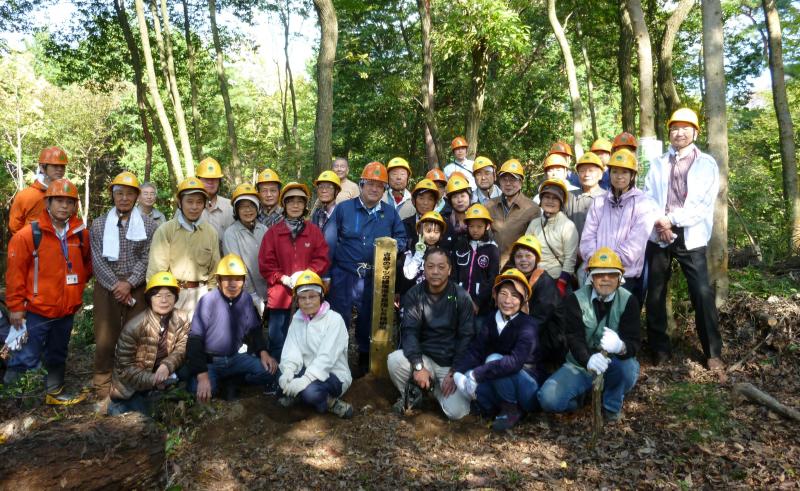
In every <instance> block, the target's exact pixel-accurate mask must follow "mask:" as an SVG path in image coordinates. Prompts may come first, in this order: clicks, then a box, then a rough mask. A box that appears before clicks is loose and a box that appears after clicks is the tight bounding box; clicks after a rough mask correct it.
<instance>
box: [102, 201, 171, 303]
mask: <svg viewBox="0 0 800 491" xmlns="http://www.w3.org/2000/svg"><path fill="white" fill-rule="evenodd" d="M107 216H108V213H105V214H103V215H102V216H99V217H97V218H96V219H95V220H94V221H93V222H92V227H91V229H89V237H90V241H91V244H92V266H93V267H94V277H95V278H96V279H97V283H99V284H100V285H101V286H102V287H103V288H105V289H106V290H113V289H114V285H115V284H116V283H117V281H120V280H125V281H127V282H128V283H130V284H131V286H132V287H133V288H136V287H138V286H140V285H143V284H144V280H145V273H146V272H147V260H148V257H149V254H150V242H151V241H152V240H153V232H155V230H156V228H157V227H158V225H157V224H156V223H155V222H154V221H153V219H152V218H150V217H149V216H147V215H145V214H144V213H142V220H144V229H145V233H146V234H147V239H146V240H142V241H138V242H133V241H130V240H128V239H126V238H125V234H127V233H128V224H129V223H130V219H128V220H126V221H125V223H124V224H123V223H122V221H120V223H119V228H118V230H119V260H117V261H109V260H108V259H107V258H105V257H103V232H104V231H105V226H106V217H107Z"/></svg>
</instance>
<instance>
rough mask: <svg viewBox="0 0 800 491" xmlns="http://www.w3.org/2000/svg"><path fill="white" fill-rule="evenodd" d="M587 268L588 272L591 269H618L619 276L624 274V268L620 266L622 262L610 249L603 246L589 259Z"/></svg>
mask: <svg viewBox="0 0 800 491" xmlns="http://www.w3.org/2000/svg"><path fill="white" fill-rule="evenodd" d="M587 267H588V268H589V270H590V271H591V270H592V269H597V268H603V269H618V270H619V273H620V274H624V273H625V268H624V267H623V266H622V261H621V260H620V258H619V256H618V255H617V253H616V252H614V251H613V250H611V248H610V247H605V246H604V247H601V248H600V249H597V250H596V251H595V253H594V254H592V257H591V258H589V263H588V264H587Z"/></svg>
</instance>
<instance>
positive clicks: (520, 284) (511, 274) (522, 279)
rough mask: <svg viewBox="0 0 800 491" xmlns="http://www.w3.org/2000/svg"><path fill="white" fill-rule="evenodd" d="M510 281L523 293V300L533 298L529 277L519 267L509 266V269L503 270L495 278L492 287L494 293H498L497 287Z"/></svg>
mask: <svg viewBox="0 0 800 491" xmlns="http://www.w3.org/2000/svg"><path fill="white" fill-rule="evenodd" d="M508 281H510V282H511V283H513V285H514V288H515V289H516V290H517V291H518V292H519V294H520V295H522V298H523V299H524V300H523V301H525V302H527V301H528V299H529V298H531V294H532V293H533V291H532V290H531V284H530V283H529V282H528V278H527V277H526V276H525V275H524V274H523V273H522V271H520V270H518V269H517V268H508V269H507V270H505V271H503V272H502V273H500V274H499V275H497V277H495V279H494V287H493V288H492V293H493V294H494V295H497V289H498V287H500V285H502V284H503V283H506V282H508Z"/></svg>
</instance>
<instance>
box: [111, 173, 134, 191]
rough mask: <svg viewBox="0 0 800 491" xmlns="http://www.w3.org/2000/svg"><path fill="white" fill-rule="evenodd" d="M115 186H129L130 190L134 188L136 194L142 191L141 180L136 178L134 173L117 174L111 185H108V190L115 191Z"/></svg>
mask: <svg viewBox="0 0 800 491" xmlns="http://www.w3.org/2000/svg"><path fill="white" fill-rule="evenodd" d="M114 186H128V187H129V188H134V189H135V190H136V192H139V191H141V189H139V179H137V178H136V176H135V175H134V174H133V172H128V171H125V172H120V173H119V174H117V176H116V177H115V178H114V180H113V181H111V184H109V185H108V189H109V190H113V189H114Z"/></svg>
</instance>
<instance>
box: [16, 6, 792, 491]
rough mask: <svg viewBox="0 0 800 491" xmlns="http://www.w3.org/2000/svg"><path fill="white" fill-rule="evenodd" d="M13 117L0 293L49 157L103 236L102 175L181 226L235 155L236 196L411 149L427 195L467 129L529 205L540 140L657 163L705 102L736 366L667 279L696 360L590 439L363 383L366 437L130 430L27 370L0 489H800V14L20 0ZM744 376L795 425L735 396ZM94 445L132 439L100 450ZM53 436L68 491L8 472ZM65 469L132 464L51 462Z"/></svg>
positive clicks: (569, 425) (682, 286) (194, 419)
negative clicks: (264, 176) (210, 173)
mask: <svg viewBox="0 0 800 491" xmlns="http://www.w3.org/2000/svg"><path fill="white" fill-rule="evenodd" d="M258 31H268V34H269V35H268V36H266V35H264V36H259V37H256V36H255V35H254V33H256V32H258ZM266 40H271V43H272V44H271V45H269V46H265V45H264V44H263V42H264V41H266ZM301 53H308V56H307V58H306V59H304V63H302V64H298V63H296V61H297V59H298V57H299V56H300V54H301ZM0 107H1V108H2V109H3V110H2V111H0V137H1V138H0V160H2V163H3V165H2V166H0V264H1V265H0V274H2V277H4V276H5V268H6V259H7V258H6V255H7V252H6V249H7V244H8V240H9V238H10V236H11V234H10V232H9V231H8V229H7V226H8V213H9V208H10V205H11V201H12V199H13V198H14V196H15V194H16V193H18V192H20V191H21V190H22V189H24V188H25V187H26V186H28V184H29V183H30V182H31V181H32V180H33V179H34V177H35V174H36V172H37V168H38V164H37V157H38V155H39V152H40V150H41V149H42V148H44V147H48V146H51V145H58V146H59V147H61V148H63V149H64V151H65V152H66V153H67V155H68V156H69V164H68V166H67V170H66V174H67V177H69V179H70V180H71V181H72V182H74V183H75V184H76V185H77V187H78V189H79V192H80V200H79V208H80V213H79V214H80V217H81V218H82V219H83V220H84V222H85V223H87V224H88V223H91V221H92V220H93V219H95V218H96V217H98V216H101V215H102V214H103V213H105V212H106V211H107V210H108V209H109V207H110V206H111V205H112V198H111V194H110V193H109V192H108V191H107V189H108V185H109V183H110V182H111V180H112V179H113V178H114V176H116V175H117V174H119V173H120V172H122V171H131V172H133V173H134V174H136V175H137V176H138V178H139V180H141V181H150V182H153V183H154V184H155V186H156V187H157V190H158V195H157V204H156V207H157V208H158V209H160V210H161V211H164V212H165V213H166V214H167V215H168V216H171V212H170V210H173V209H174V207H175V191H176V188H177V185H178V183H179V182H181V181H182V180H183V179H184V178H185V177H188V176H192V175H194V173H195V167H196V165H197V164H198V162H200V161H201V160H202V159H204V158H205V157H209V156H210V157H213V158H215V159H216V160H217V161H219V163H220V164H221V165H222V168H223V171H224V175H225V177H224V178H223V180H222V190H221V192H220V194H221V195H223V196H230V195H231V193H232V192H233V190H234V188H235V187H236V186H237V185H239V184H241V183H245V182H250V183H252V182H253V181H254V180H255V176H256V174H257V173H259V172H261V171H262V170H264V169H265V168H270V169H273V170H275V171H276V172H277V173H278V174H279V175H280V176H281V177H282V178H283V180H284V182H286V181H290V180H291V181H294V180H296V181H300V182H303V183H306V184H308V185H309V186H311V184H312V183H313V181H314V179H315V178H316V177H317V176H318V175H319V173H320V172H322V171H323V170H327V169H330V168H331V164H332V161H333V159H334V158H336V157H346V158H347V159H348V160H349V161H350V178H351V180H357V176H359V175H360V174H361V170H362V169H363V168H364V166H365V165H367V164H368V163H369V162H371V161H380V162H384V163H386V162H388V161H389V160H390V159H392V158H393V157H395V156H401V157H403V158H405V159H407V161H408V162H409V163H410V165H411V168H412V171H413V172H412V175H411V183H410V184H409V188H411V187H413V183H416V182H417V181H419V180H420V179H421V178H422V177H423V176H424V174H425V173H426V172H427V171H428V170H430V169H434V168H440V167H444V166H445V165H446V164H447V163H448V162H449V161H450V160H451V158H452V157H451V154H450V142H451V140H452V139H453V138H455V137H456V136H463V137H465V138H466V140H467V141H468V142H469V147H468V156H469V158H472V159H474V158H475V157H476V156H486V157H488V158H490V159H491V160H492V161H493V162H494V163H496V164H497V166H498V167H499V166H500V164H501V163H502V162H505V161H506V160H508V159H511V158H515V159H519V161H520V162H521V163H522V164H523V166H524V168H525V173H526V179H525V181H524V183H523V192H525V193H527V194H528V195H533V194H535V192H536V191H535V190H536V186H537V185H538V183H539V182H540V181H541V180H542V178H543V176H544V171H543V168H542V162H543V160H544V158H545V156H546V155H547V153H548V149H549V148H550V145H551V144H552V143H554V142H556V141H564V142H568V143H569V144H570V145H571V146H572V147H573V148H574V151H575V153H576V157H578V156H580V155H581V154H582V153H583V152H585V151H588V149H589V147H590V146H591V144H592V142H593V141H595V140H596V139H598V138H606V139H609V140H611V139H613V138H614V136H615V135H617V134H619V133H620V132H622V131H627V132H629V133H631V134H633V135H635V136H636V137H637V138H639V139H640V141H641V146H640V154H639V158H640V165H641V166H643V168H645V169H646V168H647V165H648V160H649V159H652V158H654V157H655V156H657V155H660V154H662V153H663V152H664V151H665V150H666V148H667V146H668V144H669V135H668V126H667V121H668V119H669V117H670V115H671V114H672V113H673V112H674V111H675V110H676V109H678V108H681V107H689V108H691V109H693V110H695V111H696V112H697V114H698V115H699V116H700V127H701V130H700V132H699V137H698V140H697V144H698V146H699V147H700V148H701V149H702V150H703V151H704V152H707V153H709V154H710V155H712V156H713V157H714V159H715V160H716V161H717V164H718V166H719V173H720V188H719V194H718V196H717V198H716V202H715V214H714V227H713V233H712V238H711V241H710V243H709V247H708V264H709V273H710V279H711V283H712V286H713V287H714V289H715V294H716V304H717V307H718V309H719V312H720V331H721V332H722V335H723V338H724V340H725V348H724V352H723V357H724V358H725V359H726V362H727V363H728V368H727V370H726V371H725V373H724V375H723V376H720V377H717V376H716V375H715V374H713V373H711V372H707V371H704V370H703V369H702V368H701V363H700V362H698V360H699V358H700V356H699V353H700V349H699V343H698V342H697V340H696V336H695V335H694V327H695V326H694V316H693V314H692V311H693V309H692V305H691V302H690V300H689V298H688V292H687V285H686V282H685V280H684V279H683V277H682V276H681V275H679V274H673V277H672V280H671V282H670V297H669V305H668V308H669V313H670V332H671V334H672V336H673V338H674V339H678V340H679V341H676V345H677V346H676V351H679V352H680V353H682V356H681V357H676V358H677V359H675V358H674V359H673V363H672V365H671V366H658V367H646V368H645V366H644V364H643V372H642V375H641V376H640V380H639V382H638V385H637V388H636V390H635V391H634V393H633V394H631V395H629V396H628V399H627V400H626V405H627V404H628V401H630V408H628V409H626V415H627V419H626V420H625V422H624V423H623V424H622V425H621V426H619V427H616V428H614V429H611V430H606V432H605V434H604V436H603V437H602V440H601V442H600V443H598V445H597V446H596V447H593V448H590V447H589V446H588V436H587V435H588V434H589V432H590V416H589V413H588V411H584V412H578V413H577V414H575V415H570V416H556V417H549V416H539V415H537V416H534V417H532V418H529V419H528V420H526V424H524V425H523V426H521V427H520V428H519V430H518V431H516V432H514V433H512V434H510V435H506V436H498V435H493V434H491V433H488V432H487V431H486V428H485V425H481V424H480V423H479V422H477V420H475V419H473V420H469V421H466V422H464V421H461V422H457V423H453V422H448V421H447V420H445V419H444V418H443V417H440V416H437V415H436V413H435V412H434V411H428V412H424V413H422V414H419V415H417V416H415V417H413V418H409V419H399V418H397V417H396V416H394V415H392V414H391V413H390V409H389V408H390V406H391V403H392V402H393V399H394V397H396V394H395V393H394V391H393V387H391V385H390V384H389V383H388V382H386V381H381V380H377V379H374V378H372V376H367V377H365V378H364V379H361V380H359V381H358V382H356V383H355V384H354V386H353V388H352V389H351V390H350V392H348V395H349V397H350V399H351V400H350V402H351V403H352V404H353V406H354V408H355V410H356V417H355V418H354V419H353V420H352V421H350V422H341V421H338V420H333V419H330V418H327V417H323V416H319V415H316V414H312V413H311V412H310V411H309V412H306V413H304V412H302V411H296V412H292V413H288V412H286V411H284V410H283V409H282V408H280V407H279V406H278V405H277V404H275V403H273V402H269V403H265V402H264V401H263V399H260V398H259V396H260V394H249V395H248V397H245V398H242V399H241V400H239V401H235V402H231V403H228V402H215V403H214V404H212V405H202V404H197V403H195V402H194V400H193V399H192V398H191V397H186V398H182V399H181V398H179V400H177V401H171V403H170V404H169V405H167V406H166V407H165V408H163V410H162V411H161V412H160V413H159V414H158V416H157V417H156V418H155V419H154V420H152V421H151V420H147V421H145V420H143V419H136V418H133V417H129V416H125V417H124V418H125V419H124V420H123V421H122V422H120V423H118V427H115V426H114V425H113V424H112V423H109V422H107V421H104V420H103V419H97V418H96V417H94V415H93V414H92V411H91V409H90V408H89V407H88V406H80V405H78V406H74V407H70V408H64V409H53V408H49V407H45V406H44V405H42V404H41V397H40V396H41V394H42V391H43V388H42V387H41V384H38V385H37V382H36V381H35V380H34V379H33V378H31V379H30V380H29V383H28V384H27V385H24V386H18V387H16V388H13V389H12V388H8V387H5V388H4V387H0V488H3V489H5V488H11V487H16V484H18V483H20V482H24V483H28V486H26V487H31V488H39V487H50V486H51V485H54V483H58V482H59V479H63V481H62V483H67V484H62V485H68V486H69V487H82V488H87V489H88V488H95V487H103V486H111V485H114V486H115V487H121V488H132V487H160V488H167V489H184V488H187V489H195V488H212V487H213V488H216V489H239V488H265V487H279V486H291V487H293V488H323V489H330V488H351V487H358V488H381V489H383V488H395V487H402V488H422V487H434V488H447V489H450V488H458V489H462V488H470V489H472V488H482V489H483V488H487V489H494V488H497V489H508V488H526V489H527V488H533V489H539V488H547V489H549V488H567V487H577V488H584V487H585V488H589V487H593V488H597V487H614V488H617V487H632V488H665V489H690V488H695V487H698V488H733V487H737V488H739V487H746V488H772V489H778V488H784V487H785V488H788V489H792V488H796V487H797V486H798V483H800V477H798V475H799V474H800V467H799V466H798V462H800V444H798V442H800V431H798V429H799V428H800V426H798V424H800V423H799V422H798V420H797V419H792V418H797V416H798V415H797V411H796V410H795V411H794V412H793V413H792V410H791V408H798V409H800V384H799V383H798V381H797V377H796V373H797V370H798V369H800V358H799V357H798V353H800V329H799V328H798V327H799V326H800V188H799V187H798V175H799V174H798V167H797V157H798V151H797V142H798V139H799V138H800V130H799V129H798V127H797V126H796V125H795V124H796V122H797V121H798V119H800V3H798V2H795V1H789V0H761V1H754V0H643V1H642V0H613V1H610V0H607V1H599V0H586V1H576V0H525V1H523V0H447V1H436V0H415V1H414V0H372V1H366V0H275V1H265V0H252V1H242V0H207V1H197V0H111V1H101V0H61V1H57V0H10V1H7V2H4V4H3V5H0ZM647 149H650V150H647ZM648 152H649V153H648ZM643 174H644V172H643ZM643 174H642V177H643ZM674 270H675V271H677V267H675V268H674ZM4 282H5V280H4V278H3V279H0V283H2V284H4ZM86 298H87V299H88V303H90V302H91V295H88V297H86ZM88 303H85V308H84V309H83V310H81V311H80V312H79V313H78V314H77V316H76V320H75V328H74V331H73V335H72V341H71V345H70V362H69V364H68V365H69V368H68V381H69V384H72V385H73V386H74V387H75V388H79V387H80V386H81V385H82V384H83V383H84V382H85V381H86V380H88V378H90V377H91V370H92V369H91V363H92V356H93V355H92V353H93V349H94V348H93V346H94V345H93V343H94V340H93V324H92V309H91V308H89V307H88ZM744 383H752V384H753V385H755V386H757V387H758V388H759V389H760V390H763V391H766V392H768V393H769V394H770V395H771V396H773V397H774V398H775V399H777V400H778V401H780V403H779V404H781V403H782V405H784V406H783V407H784V408H786V407H787V406H788V408H789V413H788V414H789V416H786V414H782V415H779V414H778V413H776V412H775V410H774V406H770V407H772V409H769V408H768V407H767V406H764V405H763V404H761V403H759V404H756V403H754V402H747V400H746V396H745V395H743V390H742V384H744ZM744 392H746V391H744ZM792 415H793V416H792ZM37 432H38V433H37ZM48 432H49V433H48ZM106 433H116V435H115V436H114V437H113V438H110V437H109V439H108V441H107V442H106V445H105V446H103V445H100V444H99V443H98V442H97V440H98V438H100V439H102V438H105V437H104V436H102V435H104V434H106ZM69 435H73V436H69ZM97 435H101V436H100V437H97ZM143 435H144V436H143ZM151 437H152V438H151ZM49 438H54V439H60V438H63V439H65V440H64V442H65V443H64V446H62V447H59V450H58V452H57V453H54V454H53V455H54V456H55V457H53V456H50V457H47V460H43V462H48V463H49V464H48V465H51V466H53V469H58V473H59V474H58V476H52V475H50V476H42V475H34V474H35V473H34V472H33V471H30V472H28V473H27V474H26V473H25V472H22V473H18V475H19V476H21V477H20V479H22V478H24V479H29V480H27V481H14V480H12V479H11V478H8V477H3V475H4V474H5V475H6V476H10V475H11V474H10V472H11V470H13V469H15V468H14V467H13V466H14V465H20V464H16V463H15V462H16V461H15V460H14V457H13V455H14V453H13V452H19V451H20V449H31V448H33V446H34V445H37V444H38V445H41V444H42V443H43V442H47V441H48V440H47V439H49ZM53 441H56V440H53ZM131 442H139V443H138V445H132V444H131ZM108 444H111V446H112V447H113V448H114V450H113V451H108V450H107V449H108V448H109V446H108ZM14 445H16V447H13V446H14ZM114 445H115V446H114ZM12 447H13V448H12ZM15 449H16V450H15ZM81 449H82V450H81ZM31 451H33V450H31ZM75 452H83V454H85V455H84V456H83V457H82V458H81V459H82V460H81V462H84V463H86V462H89V464H91V462H92V461H93V459H94V461H96V462H101V461H103V459H104V458H105V459H106V460H105V462H112V463H114V464H115V465H119V469H120V470H119V472H117V473H114V472H109V471H108V470H107V469H105V470H104V469H103V467H104V466H103V465H95V466H91V465H89V464H87V467H86V469H84V470H83V471H79V470H76V469H80V467H79V466H77V464H76V465H70V464H69V459H66V460H63V459H62V460H63V461H60V459H59V458H58V457H66V456H68V455H69V454H70V453H75ZM35 455H43V454H42V453H35ZM104 455H105V457H104ZM41 458H42V459H45V457H44V456H42V457H41ZM131 459H138V460H135V461H136V462H137V465H135V466H134V465H125V462H126V461H128V462H130V461H133V460H131ZM106 467H113V466H106ZM88 469H91V470H88ZM15 472H18V469H17V470H15ZM124 473H128V474H127V475H123V474H124ZM43 474H47V473H46V472H43ZM78 474H82V475H81V476H79V475H78Z"/></svg>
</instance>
